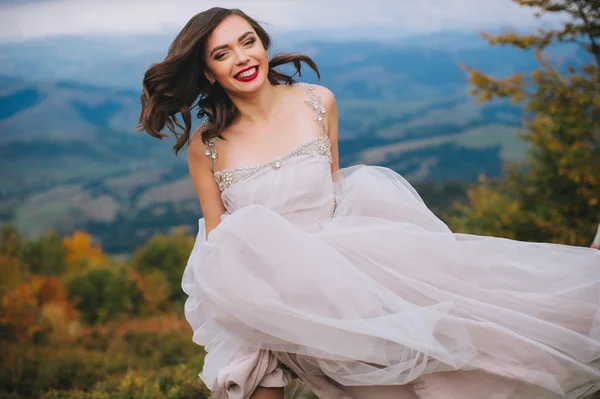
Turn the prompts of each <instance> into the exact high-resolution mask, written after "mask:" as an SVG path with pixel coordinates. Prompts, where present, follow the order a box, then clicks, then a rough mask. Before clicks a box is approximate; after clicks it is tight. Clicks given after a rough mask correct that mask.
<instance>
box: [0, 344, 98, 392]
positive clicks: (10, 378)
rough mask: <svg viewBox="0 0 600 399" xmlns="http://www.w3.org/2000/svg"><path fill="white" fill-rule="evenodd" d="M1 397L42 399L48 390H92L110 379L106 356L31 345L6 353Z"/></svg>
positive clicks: (0, 378)
mask: <svg viewBox="0 0 600 399" xmlns="http://www.w3.org/2000/svg"><path fill="white" fill-rule="evenodd" d="M2 352H3V353H2V354H3V356H4V359H3V361H2V362H1V363H0V381H2V384H1V385H0V397H2V398H4V397H7V396H9V395H13V397H19V396H20V397H38V396H39V395H40V394H41V393H42V392H43V391H46V390H48V389H51V388H54V389H73V388H82V389H83V388H87V387H91V386H93V385H94V384H96V383H97V382H99V381H102V380H103V379H104V378H106V373H105V371H104V363H105V359H104V355H103V354H101V353H89V352H84V351H82V350H80V349H78V348H73V349H68V348H62V349H60V350H56V349H54V348H48V347H37V346H33V345H32V346H29V347H26V348H23V347H19V348H12V350H10V351H2Z"/></svg>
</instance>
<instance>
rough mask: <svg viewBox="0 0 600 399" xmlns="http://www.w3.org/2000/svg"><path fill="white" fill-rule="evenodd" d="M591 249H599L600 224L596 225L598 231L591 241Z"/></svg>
mask: <svg viewBox="0 0 600 399" xmlns="http://www.w3.org/2000/svg"><path fill="white" fill-rule="evenodd" d="M591 247H592V248H595V249H600V224H598V230H597V231H596V237H594V240H593V241H592V245H591Z"/></svg>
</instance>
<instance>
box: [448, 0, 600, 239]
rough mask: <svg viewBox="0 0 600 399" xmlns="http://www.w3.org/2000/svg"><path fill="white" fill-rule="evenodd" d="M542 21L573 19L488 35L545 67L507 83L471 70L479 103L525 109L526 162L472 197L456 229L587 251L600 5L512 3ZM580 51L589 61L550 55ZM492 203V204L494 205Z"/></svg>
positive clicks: (596, 182) (587, 1) (598, 209)
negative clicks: (558, 48) (562, 48)
mask: <svg viewBox="0 0 600 399" xmlns="http://www.w3.org/2000/svg"><path fill="white" fill-rule="evenodd" d="M514 1H515V2H516V3H519V4H521V5H522V6H524V7H531V8H534V9H535V10H536V12H537V14H538V15H539V16H543V15H548V14H557V13H561V15H565V16H570V19H567V20H566V22H564V23H563V24H562V25H555V26H554V27H553V28H540V29H538V30H537V32H536V33H533V34H525V35H523V34H517V33H514V32H505V33H503V34H499V35H489V34H484V37H485V38H486V39H487V40H488V41H489V43H490V44H491V45H493V46H498V45H503V46H513V47H516V48H519V49H522V50H524V51H535V53H536V55H537V59H538V63H539V68H538V69H536V70H534V71H531V72H530V73H518V74H514V75H512V76H509V77H506V78H501V79H498V78H494V77H491V76H488V75H486V74H484V73H482V72H480V71H477V70H473V69H469V68H467V69H468V74H469V80H470V84H471V88H472V90H471V93H472V95H473V96H475V97H476V98H477V99H478V100H479V101H482V102H487V101H503V100H504V101H506V100H509V101H510V102H512V103H513V104H515V105H521V106H522V107H523V110H524V121H523V125H524V126H523V130H522V131H521V132H520V137H521V138H522V139H524V140H525V141H527V142H528V143H529V148H530V149H529V153H528V155H527V159H526V160H525V162H523V163H521V164H511V165H508V166H507V170H506V177H505V179H503V180H502V181H500V182H493V181H486V182H485V183H482V185H480V186H478V187H475V188H473V189H471V190H470V192H469V195H468V196H469V205H468V206H466V207H464V206H463V207H461V211H462V213H461V215H459V216H458V217H456V218H455V219H454V220H453V221H452V225H453V227H455V228H457V229H458V230H461V231H465V232H475V233H479V234H490V235H503V236H506V237H509V238H516V239H520V240H530V241H544V242H555V243H562V244H570V245H581V246H587V245H589V244H590V241H591V239H592V237H593V236H594V232H595V229H596V226H597V225H598V222H600V46H599V45H598V42H597V41H598V40H600V29H598V27H599V26H600V25H599V24H600V19H599V17H600V3H598V2H597V1H591V0H563V1H556V0H552V1H551V0H514ZM557 43H562V44H563V45H571V46H575V47H579V48H580V49H581V53H583V54H584V58H585V60H584V61H583V63H581V62H578V63H573V64H572V65H570V64H568V63H564V62H561V61H560V60H559V59H553V58H551V57H549V56H547V55H545V53H544V50H546V49H547V48H548V47H550V46H551V45H553V44H557ZM492 204H493V205H492Z"/></svg>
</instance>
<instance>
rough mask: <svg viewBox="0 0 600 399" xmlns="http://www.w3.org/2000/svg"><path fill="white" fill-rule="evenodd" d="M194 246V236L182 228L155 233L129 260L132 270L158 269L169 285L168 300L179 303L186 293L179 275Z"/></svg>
mask: <svg viewBox="0 0 600 399" xmlns="http://www.w3.org/2000/svg"><path fill="white" fill-rule="evenodd" d="M193 246H194V237H193V236H190V235H188V234H186V233H185V232H184V231H183V230H177V231H174V232H172V233H171V234H168V235H165V234H157V235H155V236H154V237H152V238H151V239H150V240H149V241H148V242H147V243H146V244H144V245H143V246H141V247H140V248H138V249H137V250H136V251H135V252H134V254H133V258H132V260H131V266H132V268H133V269H134V270H137V271H139V272H141V273H142V274H146V275H147V274H150V273H151V272H153V271H154V270H160V271H162V273H163V274H164V277H165V278H166V281H167V283H168V286H169V300H171V301H176V302H177V303H181V302H183V301H184V300H185V298H186V295H185V293H184V292H183V291H182V289H181V276H182V275H183V270H184V269H185V266H186V264H187V260H188V257H189V255H190V252H191V250H192V248H193Z"/></svg>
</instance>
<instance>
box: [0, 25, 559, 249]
mask: <svg viewBox="0 0 600 399" xmlns="http://www.w3.org/2000/svg"><path fill="white" fill-rule="evenodd" d="M70 40H73V39H70ZM82 40H83V39H82ZM423 40H425V39H423ZM436 43H437V44H436ZM448 43H449V38H448V37H446V38H445V40H443V41H437V42H436V41H435V40H432V38H431V37H429V38H427V41H426V45H423V46H419V45H418V40H417V39H415V41H414V43H413V44H411V43H410V42H403V43H398V44H390V43H380V42H315V41H310V42H304V43H300V44H298V47H299V48H298V49H297V50H299V51H301V52H305V53H308V54H309V55H311V56H312V57H313V58H314V59H315V61H316V62H317V63H318V65H319V66H320V69H321V73H322V76H323V79H322V80H321V82H320V84H323V85H325V86H327V87H329V88H330V89H331V90H332V91H333V92H334V93H335V94H336V97H337V99H338V107H339V114H340V152H341V162H342V166H346V165H350V164H356V163H368V164H378V165H384V166H388V167H391V168H393V169H395V170H396V171H398V172H399V173H401V174H403V175H404V176H405V177H406V178H407V179H408V180H410V181H411V182H413V183H418V182H435V181H447V180H452V181H462V182H471V181H474V180H475V179H476V178H477V176H478V175H480V174H485V175H488V176H496V175H500V174H501V173H502V165H503V163H504V162H505V161H506V160H518V159H521V158H522V155H523V153H524V150H525V147H524V144H523V142H521V141H520V140H518V139H517V138H516V135H515V131H516V128H517V127H518V126H519V125H520V122H521V121H520V118H521V111H520V110H519V109H516V108H514V107H511V106H510V105H508V104H503V103H494V104H488V105H485V106H482V105H478V104H475V103H474V102H473V100H472V99H471V98H469V97H468V95H467V86H466V82H465V75H464V72H463V71H462V70H461V69H460V64H461V63H465V64H468V65H470V66H473V67H477V68H480V69H483V70H485V71H486V72H489V73H492V74H495V75H497V76H503V75H507V74H509V73H511V72H514V71H521V70H527V69H530V68H531V67H533V65H534V60H533V57H531V56H530V55H527V54H523V53H521V52H517V51H513V50H508V49H497V48H488V47H487V46H485V45H483V44H482V45H481V46H477V45H475V44H474V43H476V41H475V40H474V39H473V40H471V41H469V42H468V45H464V46H461V45H460V44H457V45H456V46H454V47H452V46H449V45H448ZM62 44H64V43H62ZM110 44H111V43H110V41H108V42H106V43H104V46H105V47H110ZM60 45H61V41H60V40H58V39H55V40H54V41H52V42H50V43H46V46H45V47H44V51H41V52H40V53H41V55H39V56H38V55H37V53H36V52H35V51H34V50H36V49H37V50H39V49H40V48H41V45H40V44H39V43H28V44H26V45H24V46H23V48H21V52H20V53H18V52H16V50H15V49H14V48H12V47H11V46H9V45H0V54H2V55H3V57H4V58H5V59H6V58H9V59H11V60H12V61H13V62H11V63H7V64H4V66H3V67H2V68H1V69H0V71H1V72H2V73H3V74H4V75H2V76H0V129H1V130H2V135H1V136H0V154H1V165H0V166H1V167H2V170H3V173H2V175H1V177H0V219H1V220H3V221H4V222H7V221H12V222H14V223H16V224H17V225H18V226H19V227H20V228H21V230H23V231H24V232H26V233H27V234H29V235H31V236H35V235H39V234H41V233H42V232H44V231H47V230H48V229H51V228H52V229H56V230H59V231H60V232H69V231H72V230H73V229H76V228H85V229H87V230H88V231H91V232H92V233H94V234H96V235H97V236H98V237H100V238H101V240H102V243H103V245H104V246H105V248H106V249H107V250H108V251H109V252H123V251H128V250H130V249H131V248H132V246H134V245H135V244H136V243H138V242H142V241H144V240H145V239H146V238H147V237H148V236H150V235H152V234H154V233H155V232H157V231H166V230H168V229H170V228H173V227H175V226H180V225H184V226H187V227H189V228H190V229H192V230H193V229H194V228H195V224H196V220H197V217H198V216H199V206H198V203H197V199H196V197H195V193H194V192H193V189H192V187H191V183H189V181H188V177H187V174H188V172H187V164H186V162H185V153H183V154H181V155H180V156H179V157H174V156H173V154H172V151H171V147H172V144H173V141H172V140H167V141H166V142H161V141H159V140H156V139H153V138H151V137H149V136H147V135H145V134H138V133H135V132H134V127H135V125H136V123H137V117H138V114H139V90H138V89H137V87H138V86H139V84H140V79H141V76H142V74H143V72H144V70H145V68H146V67H147V66H148V65H149V63H150V62H152V61H151V58H153V57H154V59H155V60H156V59H158V57H157V50H156V49H153V48H151V49H146V50H147V51H145V52H144V51H137V52H133V54H132V55H131V56H129V57H127V56H124V55H123V54H124V53H125V49H126V48H128V47H127V46H124V45H122V46H121V47H122V48H121V47H119V46H114V47H111V48H110V49H105V51H104V52H101V54H102V57H97V58H93V57H90V56H89V54H88V53H89V52H91V51H96V52H98V48H103V47H102V45H103V44H102V42H94V43H92V44H90V45H89V46H87V47H86V46H83V45H81V43H79V44H78V49H79V50H78V51H80V52H81V53H80V57H81V58H77V57H71V59H70V61H71V62H70V63H65V62H64V61H61V58H60V57H61V56H60V54H61V52H60V51H59V50H60ZM71 45H73V43H71ZM132 46H133V47H132ZM134 47H135V43H129V48H134ZM150 47H151V46H150ZM53 49H54V51H53ZM283 49H284V50H288V49H285V48H283ZM565 54H570V53H569V52H568V51H567V50H565ZM42 58H43V59H42ZM36 62H39V65H37V66H36V67H33V64H35V63H36ZM107 64H110V65H111V66H110V68H107V67H106V66H107ZM45 66H51V67H50V68H45ZM23 71H26V73H24V72H23ZM32 71H33V72H32ZM67 77H68V79H66V78H67ZM302 80H304V81H309V82H315V76H314V74H311V73H309V74H307V76H303V77H302Z"/></svg>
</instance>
